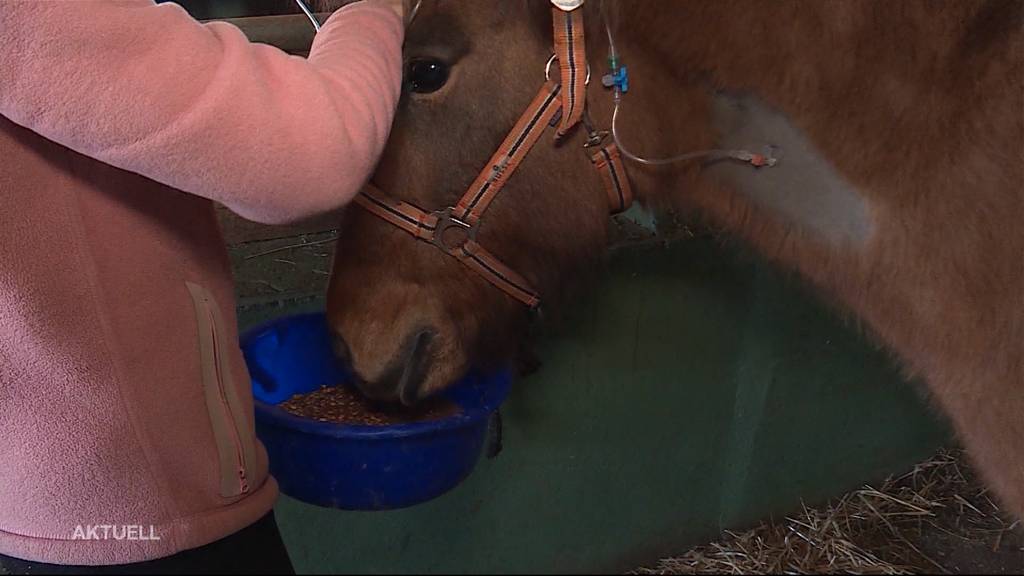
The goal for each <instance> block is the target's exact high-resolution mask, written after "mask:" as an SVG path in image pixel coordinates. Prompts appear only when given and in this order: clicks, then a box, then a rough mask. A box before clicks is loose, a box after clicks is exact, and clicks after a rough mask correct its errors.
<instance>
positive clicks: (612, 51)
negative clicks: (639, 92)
mask: <svg viewBox="0 0 1024 576" xmlns="http://www.w3.org/2000/svg"><path fill="white" fill-rule="evenodd" d="M604 7H605V4H604V0H601V19H602V20H604V30H605V32H606V33H607V34H608V55H609V57H610V58H611V60H612V61H613V62H616V65H617V63H618V61H619V51H618V49H617V48H616V47H615V38H614V36H612V27H611V23H610V22H609V20H608V14H607V12H605V9H604ZM614 99H615V107H614V109H613V110H612V140H613V141H614V142H615V145H616V146H617V147H618V148H619V152H620V153H621V154H622V155H623V156H625V157H626V158H629V159H630V160H633V161H634V162H639V163H640V164H646V165H647V166H665V165H667V164H675V163H677V162H686V161H688V160H696V159H698V158H709V159H712V160H713V159H733V160H739V161H740V162H744V163H747V164H754V165H755V166H775V164H776V163H777V162H778V161H777V159H776V158H774V157H772V156H765V155H763V154H754V153H753V152H749V151H747V150H698V151H696V152H688V153H686V154H680V155H678V156H672V157H670V158H644V157H642V156H640V155H638V154H634V153H633V152H630V151H629V149H628V148H626V146H625V145H624V144H623V143H622V139H621V138H619V108H620V107H621V105H622V91H621V90H620V89H619V88H618V87H617V86H616V87H615V96H614Z"/></svg>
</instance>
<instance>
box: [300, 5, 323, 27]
mask: <svg viewBox="0 0 1024 576" xmlns="http://www.w3.org/2000/svg"><path fill="white" fill-rule="evenodd" d="M295 3H296V4H298V5H299V9H300V10H302V13H303V14H305V15H306V18H309V21H310V22H312V23H313V29H314V30H316V31H317V32H319V31H320V22H319V21H318V20H317V19H316V16H314V15H313V11H312V10H310V9H309V6H306V3H305V2H303V1H302V0H295Z"/></svg>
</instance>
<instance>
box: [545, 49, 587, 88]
mask: <svg viewBox="0 0 1024 576" xmlns="http://www.w3.org/2000/svg"><path fill="white" fill-rule="evenodd" d="M555 60H558V54H552V55H551V58H548V63H547V65H545V66H544V79H545V80H548V81H550V80H551V65H552V64H554V63H555ZM586 84H587V86H590V62H587V81H586Z"/></svg>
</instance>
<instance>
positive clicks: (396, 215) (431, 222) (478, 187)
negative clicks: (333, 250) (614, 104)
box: [356, 0, 633, 308]
mask: <svg viewBox="0 0 1024 576" xmlns="http://www.w3.org/2000/svg"><path fill="white" fill-rule="evenodd" d="M552 3H553V4H554V5H555V8H554V24H555V30H554V38H555V54H554V56H552V58H551V60H550V61H549V62H548V68H549V69H550V66H551V64H552V63H553V62H554V60H556V59H557V60H558V64H559V69H560V71H561V80H562V81H561V83H560V84H559V83H555V82H552V81H551V79H550V78H549V79H548V80H547V81H546V82H545V83H544V86H543V87H542V88H541V90H540V93H539V94H537V97H536V98H534V99H533V102H532V103H531V104H530V106H529V107H528V108H527V109H526V112H524V113H523V115H522V116H521V117H520V118H519V121H518V122H516V125H515V127H513V128H512V131H511V132H509V134H508V136H507V137H506V138H505V141H504V142H502V144H501V146H500V147H499V148H498V150H497V152H495V153H494V155H493V156H492V157H491V160H490V162H488V164H487V166H486V167H485V168H484V169H483V170H482V171H481V172H480V175H479V176H477V178H476V180H475V181H474V182H473V184H472V185H471V186H470V187H469V189H468V190H467V191H466V193H465V194H464V195H463V196H462V198H461V199H460V200H459V201H458V203H457V204H456V205H455V206H451V207H448V208H445V209H444V210H439V211H436V212H427V211H425V210H423V209H421V208H418V207H416V206H413V205H412V204H409V203H407V202H402V201H400V200H393V199H390V198H388V197H386V196H383V195H381V194H380V193H379V191H377V190H376V189H374V188H368V189H367V190H366V191H364V192H363V193H362V194H360V195H359V196H358V197H357V198H356V202H357V203H358V204H359V205H360V206H362V207H363V208H365V209H366V210H368V211H369V212H370V213H372V214H374V215H375V216H378V217H380V218H381V219H383V220H384V221H386V222H388V223H390V224H393V225H394V226H397V227H398V228H401V229H402V230H405V231H406V232H408V233H409V234H411V235H412V236H413V237H415V238H417V239H419V240H423V241H425V242H430V243H432V244H434V245H435V246H436V247H437V248H439V249H440V250H441V251H442V252H444V253H445V254H448V255H449V256H452V257H454V258H455V259H457V260H458V261H459V262H461V263H462V264H464V265H465V266H466V267H467V268H469V269H470V270H472V271H473V272H475V273H477V274H479V275H480V276H481V277H483V278H484V279H485V280H487V281H488V282H490V283H491V284H493V285H494V286H496V287H497V288H499V289H500V290H502V291H503V292H505V293H506V294H507V295H509V296H511V297H512V298H515V299H516V300H518V301H520V302H522V303H523V304H525V305H526V306H528V307H530V308H536V307H537V306H539V304H540V296H539V295H538V293H537V291H536V290H534V289H533V288H532V287H531V286H530V283H529V282H528V281H527V280H526V279H525V278H523V277H522V276H521V275H519V274H517V273H516V272H515V271H514V270H512V269H511V268H509V267H508V266H506V265H504V264H503V263H502V262H501V261H500V260H498V259H497V258H495V257H494V256H493V255H492V254H491V253H490V252H488V251H487V250H485V249H484V248H483V247H482V246H480V244H478V243H477V241H476V237H477V232H478V231H479V228H480V224H481V222H482V220H483V217H484V214H485V212H486V211H487V208H488V207H489V206H490V205H491V202H493V201H494V199H495V198H496V197H497V195H498V194H499V193H500V192H501V191H502V189H504V187H505V184H506V183H507V182H508V180H509V178H511V177H512V174H513V173H515V171H516V169H517V168H518V167H519V165H520V164H521V163H522V162H523V160H524V159H525V158H526V156H527V155H528V154H529V153H530V150H532V149H533V146H534V145H535V144H536V143H537V141H538V140H539V139H540V137H541V134H543V133H544V131H545V130H547V129H548V128H549V127H550V128H554V127H555V126H557V127H558V128H557V131H556V139H559V138H562V137H564V136H565V135H566V134H568V133H569V131H570V130H571V129H572V128H573V127H575V126H576V125H577V124H579V123H580V122H583V123H584V124H585V125H586V128H587V130H588V132H589V138H588V141H587V143H586V145H585V147H586V148H597V151H596V152H595V153H594V154H593V155H592V156H591V161H592V162H593V164H594V167H595V168H596V169H597V171H598V172H599V173H600V175H601V181H602V183H603V184H604V187H605V190H606V193H607V195H608V202H609V205H610V207H611V212H612V213H618V212H622V211H624V210H626V209H627V208H629V206H630V205H631V204H632V202H633V191H632V189H631V187H630V185H629V178H628V177H627V174H626V167H625V165H624V164H623V163H622V158H621V156H620V155H619V150H618V148H617V147H616V146H615V144H614V143H608V144H607V145H602V143H603V142H604V140H605V136H606V134H602V133H599V132H597V131H595V130H593V129H592V128H591V127H590V126H589V122H587V121H586V117H585V113H586V105H587V84H588V83H589V80H590V71H589V66H588V64H587V53H586V39H585V36H584V33H583V8H582V5H583V1H582V0H552Z"/></svg>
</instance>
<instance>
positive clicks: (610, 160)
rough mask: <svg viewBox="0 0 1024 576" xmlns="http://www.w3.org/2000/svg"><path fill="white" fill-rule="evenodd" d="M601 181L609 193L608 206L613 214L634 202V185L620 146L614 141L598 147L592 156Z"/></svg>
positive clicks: (591, 158) (625, 208)
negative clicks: (624, 162) (623, 161)
mask: <svg viewBox="0 0 1024 576" xmlns="http://www.w3.org/2000/svg"><path fill="white" fill-rule="evenodd" d="M590 161H591V162H593V163H594V167H595V168H597V172H598V174H600V175H601V182H602V183H604V189H605V192H606V193H607V194H608V206H609V208H610V210H611V213H612V214H619V213H621V212H625V211H626V210H628V209H629V207H630V206H631V205H632V204H633V187H632V186H631V185H630V184H629V177H628V176H627V175H626V166H625V164H623V163H622V155H620V154H619V147H618V146H616V145H615V144H614V143H611V144H608V145H607V146H605V147H603V148H600V149H598V151H597V152H595V153H594V154H593V155H592V156H591V157H590Z"/></svg>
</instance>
